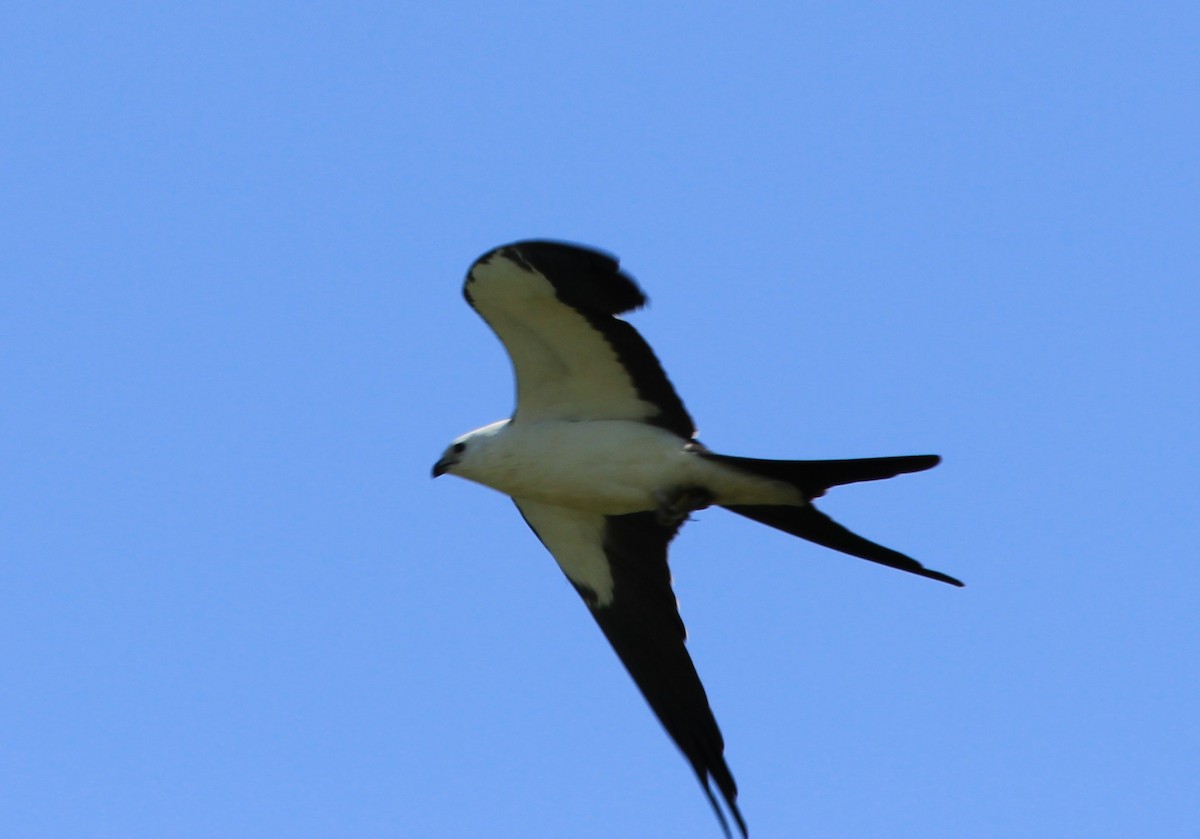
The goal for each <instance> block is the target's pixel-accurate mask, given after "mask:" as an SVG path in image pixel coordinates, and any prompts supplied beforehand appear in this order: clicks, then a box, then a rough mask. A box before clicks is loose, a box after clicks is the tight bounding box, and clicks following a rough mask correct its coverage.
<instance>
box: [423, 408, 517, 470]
mask: <svg viewBox="0 0 1200 839" xmlns="http://www.w3.org/2000/svg"><path fill="white" fill-rule="evenodd" d="M508 423H509V421H508V420H500V422H494V423H492V424H491V425H485V426H484V427H483V428H476V429H475V430H474V431H468V432H467V433H466V434H464V435H462V436H461V437H457V438H455V439H454V440H453V441H452V442H451V443H450V445H449V446H447V447H446V450H445V451H444V452H442V456H441V457H440V458H438V462H437V463H435V464H433V477H435V478H436V477H438V476H440V475H445V474H447V473H448V474H451V475H458V476H459V477H462V478H471V479H474V478H475V475H474V472H475V471H476V470H475V467H477V466H481V465H482V464H483V462H484V461H485V459H486V457H487V453H488V452H489V451H490V449H491V444H492V442H493V441H494V440H495V439H496V435H497V434H499V433H500V432H502V431H503V430H504V429H505V427H507V426H508Z"/></svg>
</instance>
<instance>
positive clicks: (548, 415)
mask: <svg viewBox="0 0 1200 839" xmlns="http://www.w3.org/2000/svg"><path fill="white" fill-rule="evenodd" d="M463 295H464V296H465V297H466V299H467V302H468V303H470V304H471V306H472V307H473V308H474V309H475V310H476V311H477V312H478V313H479V315H480V316H481V317H482V318H483V319H484V321H486V322H487V324H488V325H489V326H490V327H491V328H492V330H493V331H494V332H495V333H496V335H497V336H498V337H499V338H500V340H501V342H503V344H504V347H505V349H507V350H508V355H509V358H510V359H512V363H513V368H514V370H515V372H516V378H517V408H516V411H515V413H514V419H515V420H517V421H518V422H520V421H522V420H531V421H536V420H542V419H568V420H588V419H628V420H637V421H641V422H646V423H649V424H651V425H657V426H659V427H661V428H665V429H667V430H669V431H672V432H674V433H676V434H678V435H679V436H681V437H683V438H685V439H690V438H691V437H692V435H693V434H694V433H695V426H694V424H693V423H692V418H691V417H690V416H689V415H688V412H687V409H686V408H684V407H683V402H682V401H681V400H680V398H679V395H678V394H677V393H676V392H675V388H674V387H672V386H671V382H670V380H669V379H667V375H666V373H664V372H663V369H662V365H661V364H659V362H658V358H657V357H656V356H655V355H654V351H653V350H651V349H650V347H649V345H648V344H647V343H646V342H645V340H644V339H643V338H642V336H641V335H639V334H638V332H637V330H636V329H634V328H633V327H632V326H630V325H629V324H628V323H626V322H625V321H623V320H621V319H619V318H617V317H615V315H618V314H621V313H622V312H627V311H630V310H632V309H636V308H638V307H640V306H641V305H643V304H644V303H645V302H646V298H645V296H644V295H643V294H642V292H641V289H639V288H638V286H637V284H636V283H635V282H634V281H633V278H631V277H630V276H629V275H628V274H626V273H624V272H623V271H621V270H620V267H619V265H618V263H617V260H616V259H614V258H613V257H611V256H609V255H608V254H604V253H601V252H600V251H595V250H591V249H589V248H582V247H578V246H576V245H568V244H565V243H560V242H541V241H528V242H516V243H513V244H511V245H505V246H503V247H500V248H496V249H494V250H492V251H489V252H488V253H486V254H484V255H483V256H481V257H480V258H479V259H477V260H476V261H475V263H474V264H473V265H472V266H471V270H470V271H469V272H468V273H467V281H466V283H465V284H464V286H463Z"/></svg>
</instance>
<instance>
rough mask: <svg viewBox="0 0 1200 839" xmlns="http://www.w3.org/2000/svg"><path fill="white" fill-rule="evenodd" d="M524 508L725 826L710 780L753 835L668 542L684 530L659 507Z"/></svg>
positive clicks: (536, 505)
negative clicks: (622, 510) (603, 510)
mask: <svg viewBox="0 0 1200 839" xmlns="http://www.w3.org/2000/svg"><path fill="white" fill-rule="evenodd" d="M517 509H519V510H520V511H521V515H522V516H524V517H525V521H526V522H527V523H528V524H529V526H530V527H531V528H532V529H533V532H534V533H536V534H537V536H538V538H539V539H541V541H542V544H543V545H545V546H546V549H547V550H549V551H550V553H551V554H552V555H553V556H554V559H555V560H556V561H557V562H558V565H559V567H560V568H562V570H563V573H565V574H566V575H567V579H569V580H570V581H571V583H572V584H574V586H575V588H576V590H577V591H578V592H579V594H580V596H581V597H582V598H583V600H584V602H585V603H586V604H587V606H588V609H589V610H590V611H591V613H592V617H593V618H595V620H596V623H597V624H599V625H600V629H601V630H602V631H603V632H604V635H605V637H607V638H608V641H609V643H610V644H612V647H613V649H614V650H616V652H617V655H618V656H619V657H620V659H621V661H622V663H624V665H625V668H626V669H627V670H628V671H629V675H630V676H632V677H633V680H634V682H636V683H637V686H638V688H639V689H640V690H641V692H642V695H643V696H644V697H646V701H647V702H648V703H649V704H650V707H651V708H652V709H653V710H654V713H655V714H656V715H657V716H658V719H659V721H660V722H661V723H662V725H663V727H664V728H665V729H666V730H667V733H668V734H670V735H671V739H673V740H674V741H675V744H676V745H677V746H678V747H679V749H680V750H681V751H682V752H683V754H684V757H686V758H687V760H688V763H690V764H691V766H692V770H693V771H694V772H695V773H696V777H697V778H699V780H700V784H701V786H702V787H703V788H704V792H705V795H707V796H708V800H709V802H710V803H711V804H712V806H713V810H714V811H715V812H716V814H717V818H718V819H719V820H720V822H721V826H722V828H724V829H725V833H726V834H727V835H728V833H729V827H728V825H727V823H726V821H725V816H724V814H723V813H722V812H721V808H720V806H718V804H717V800H716V798H715V797H714V796H713V792H712V789H711V787H710V785H709V779H711V780H712V781H713V782H714V783H715V784H716V787H717V789H718V790H719V791H720V793H721V797H722V798H723V799H724V800H725V804H726V806H728V808H729V811H730V813H732V814H733V818H734V820H735V822H736V823H737V826H738V828H739V829H740V830H741V833H742V835H743V836H745V835H746V823H745V821H743V819H742V814H741V812H740V811H739V810H738V806H737V785H736V784H735V783H734V780H733V775H732V774H731V773H730V771H729V765H728V764H727V763H726V762H725V756H724V751H725V741H724V739H723V738H722V737H721V731H720V729H719V728H718V727H717V721H716V718H715V717H714V716H713V713H712V709H711V708H710V707H709V704H708V696H707V695H706V694H705V692H704V686H703V685H702V684H701V683H700V677H699V675H697V673H696V668H695V666H694V665H693V664H692V658H691V656H689V655H688V652H687V648H686V647H685V646H684V640H685V638H686V631H685V630H684V626H683V621H682V620H681V619H680V617H679V608H678V604H677V603H676V601H675V595H674V593H673V592H672V591H671V574H670V570H669V569H668V567H667V545H668V544H669V543H670V541H671V539H672V537H674V535H675V533H676V531H677V530H678V526H675V527H664V526H663V525H661V524H659V523H658V521H657V518H656V516H655V514H654V513H652V512H650V513H631V514H629V515H624V516H603V515H600V514H595V513H584V512H579V511H576V510H569V509H566V508H563V507H555V506H551V505H549V504H539V503H533V502H529V501H523V500H522V501H517Z"/></svg>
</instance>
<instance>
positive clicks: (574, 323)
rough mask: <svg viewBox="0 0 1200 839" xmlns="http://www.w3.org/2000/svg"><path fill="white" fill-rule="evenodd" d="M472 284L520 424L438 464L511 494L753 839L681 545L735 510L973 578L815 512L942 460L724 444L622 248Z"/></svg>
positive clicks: (532, 252)
mask: <svg viewBox="0 0 1200 839" xmlns="http://www.w3.org/2000/svg"><path fill="white" fill-rule="evenodd" d="M463 294H464V296H465V297H466V299H467V302H468V303H470V304H471V306H472V307H473V308H474V309H475V310H476V311H477V312H478V313H479V315H480V316H481V317H482V318H483V319H484V320H485V321H486V322H487V323H488V325H489V326H491V328H492V329H493V330H494V331H495V333H496V335H497V336H498V337H499V338H500V340H501V341H502V342H503V344H504V346H505V348H506V349H507V350H508V354H509V357H510V358H511V359H512V363H513V367H514V370H515V373H516V383H517V406H516V411H515V412H514V414H513V417H512V418H511V419H509V420H502V421H500V422H497V423H493V424H491V425H488V426H485V427H483V428H480V429H477V430H475V431H472V432H469V433H467V434H464V435H463V436H461V437H459V438H458V439H457V440H455V441H454V442H453V443H451V445H450V446H449V448H447V449H446V451H445V453H444V454H443V455H442V457H441V458H440V459H439V460H438V462H437V464H436V465H435V466H434V467H433V474H434V476H435V477H436V476H438V475H441V474H443V473H450V474H454V475H458V476H460V477H463V478H467V479H469V480H472V481H476V482H478V483H481V484H484V485H485V486H489V487H492V488H494V489H497V490H499V491H500V492H503V493H506V494H507V495H509V496H511V497H512V499H513V501H514V502H516V505H517V508H518V510H520V512H521V515H522V516H523V517H524V518H525V521H526V522H527V523H528V524H529V526H530V527H531V528H532V529H533V531H534V533H535V534H537V536H538V538H539V539H540V540H541V542H542V544H544V545H545V546H546V548H547V550H549V551H550V553H551V554H552V555H553V556H554V558H555V560H556V561H557V562H558V564H559V567H561V568H562V570H563V572H564V573H565V574H566V576H567V578H568V579H569V580H570V581H571V583H572V584H573V585H574V586H575V589H576V590H577V591H578V592H579V594H580V596H582V598H583V600H584V601H585V602H586V604H587V606H588V608H589V610H590V611H591V614H592V616H593V617H594V618H595V620H596V622H597V623H598V624H599V625H600V628H601V630H603V632H604V634H605V636H606V637H607V638H608V640H609V642H610V643H611V644H612V646H613V648H614V649H615V650H616V652H617V655H618V656H619V657H620V658H621V661H622V662H623V663H624V664H625V667H626V668H627V669H628V671H629V673H630V675H631V676H632V677H633V679H634V681H635V682H636V683H637V685H638V687H639V688H640V689H641V691H642V694H643V695H644V696H645V698H646V700H647V702H649V704H650V707H651V708H652V709H653V710H654V713H655V714H656V715H657V716H658V718H659V720H660V721H661V722H662V724H663V726H664V727H665V728H666V730H667V733H668V734H670V735H671V738H672V739H673V740H674V741H675V743H676V744H677V745H678V746H679V748H680V750H681V751H682V752H683V754H684V756H685V757H686V758H687V760H688V762H689V763H690V764H691V766H692V769H693V770H694V771H695V773H696V776H697V777H698V778H699V780H700V783H701V785H702V787H703V789H704V791H705V794H706V795H707V796H708V799H709V801H710V802H711V803H712V806H713V809H714V810H715V811H716V814H717V817H718V819H719V820H720V822H721V825H722V827H723V828H724V829H725V832H726V833H727V834H728V832H729V828H728V824H727V822H726V819H725V816H724V814H723V813H722V810H721V808H720V806H719V805H718V803H717V799H716V797H715V796H714V794H713V791H712V785H714V784H715V786H716V789H717V791H718V792H719V793H720V795H721V798H722V799H723V800H724V802H725V804H726V806H727V807H728V809H729V812H730V813H731V814H732V816H733V820H734V821H735V822H736V824H737V826H738V829H739V830H740V831H741V833H742V835H743V836H745V835H746V825H745V821H744V820H743V818H742V815H741V812H740V811H739V810H738V806H737V786H736V785H735V783H734V780H733V776H732V774H731V773H730V771H729V766H728V765H727V764H726V762H725V757H724V741H723V739H722V737H721V732H720V729H719V728H718V727H717V722H716V719H715V718H714V717H713V713H712V710H711V709H710V708H709V704H708V699H707V697H706V695H705V692H704V687H703V685H702V684H701V683H700V678H699V676H698V675H697V674H696V670H695V667H694V666H693V665H692V660H691V657H690V656H689V655H688V653H687V649H686V648H685V646H684V639H685V632H684V627H683V622H682V620H681V619H680V617H679V611H678V608H677V604H676V601H675V597H674V594H673V593H672V590H671V578H670V572H669V570H668V567H667V546H668V545H669V543H670V541H671V539H672V538H673V537H674V536H675V533H676V532H677V531H678V530H679V528H680V526H681V525H682V524H683V522H684V521H685V520H686V519H687V517H688V515H689V514H690V513H692V512H694V511H696V510H699V509H703V508H705V507H708V506H713V505H717V506H721V507H724V508H726V509H728V510H731V511H733V512H735V513H738V514H740V515H743V516H746V517H748V518H751V519H754V520H756V521H759V522H762V523H764V524H768V525H770V526H771V527H775V528H778V529H780V530H783V531H785V532H787V533H791V534H794V535H796V536H800V537H802V538H805V539H808V540H809V541H812V542H815V543H817V544H819V545H824V546H826V547H829V548H833V549H834V550H838V551H841V552H843V553H847V554H850V555H851V556H856V557H861V558H863V559H868V560H871V561H873V562H878V563H881V564H883V565H889V566H891V567H893V568H899V569H901V570H903V571H909V572H911V573H914V574H919V575H921V576H924V577H929V578H931V579H934V580H940V581H942V582H946V583H950V584H952V585H962V583H960V582H959V581H958V580H956V579H954V578H953V577H949V576H947V575H945V574H942V573H939V572H937V571H932V570H929V569H927V568H925V567H924V566H922V565H921V564H920V563H918V562H917V561H916V560H914V559H911V558H910V557H907V556H905V555H903V554H901V553H897V552H896V551H893V550H891V549H889V548H885V547H883V546H881V545H877V544H875V543H874V542H870V541H868V540H866V539H864V538H862V537H861V536H857V535H855V534H853V533H851V532H850V531H849V530H846V529H845V528H843V527H842V526H841V525H839V524H837V523H836V522H834V521H833V520H832V519H830V518H828V517H826V516H825V515H823V514H822V513H820V512H818V511H817V510H816V508H815V507H814V506H813V505H812V503H811V502H812V500H813V499H814V498H817V497H819V496H821V495H822V494H824V492H825V490H827V489H829V488H830V487H833V486H837V485H840V484H845V483H852V482H855V481H872V480H879V479H883V478H890V477H893V476H895V475H899V474H903V473H907V472H918V471H921V470H924V469H929V468H931V467H933V466H935V465H936V464H937V463H938V460H939V459H938V458H937V457H936V456H934V455H918V456H911V457H886V458H866V459H857V460H827V461H772V460H756V459H750V458H738V457H726V456H723V455H718V454H714V453H713V452H710V451H709V450H708V449H706V448H705V447H704V446H703V445H701V444H700V443H699V442H697V441H696V440H695V439H694V434H695V426H694V425H693V423H692V419H691V417H690V416H689V415H688V412H687V410H686V409H685V408H684V406H683V403H682V402H681V401H680V399H679V396H678V395H677V394H676V393H675V389H674V388H673V387H672V386H671V383H670V381H669V380H668V379H667V376H666V374H665V373H664V372H663V370H662V367H661V366H660V365H659V363H658V359H657V358H656V357H655V356H654V353H653V351H652V350H651V349H650V347H649V346H647V344H646V342H645V341H644V340H643V339H642V337H641V336H640V335H639V334H638V333H637V331H636V330H634V328H633V327H632V326H630V325H629V324H628V323H626V322H625V321H624V320H621V319H619V318H617V317H616V316H617V315H620V314H622V313H624V312H628V311H630V310H633V309H636V308H639V307H640V306H642V305H643V304H644V303H645V302H646V298H645V296H644V295H643V294H642V292H641V290H640V289H639V288H638V286H637V285H636V284H635V283H634V281H633V280H632V279H631V278H630V277H629V276H628V275H627V274H625V273H624V272H622V271H621V270H620V267H619V265H618V263H617V260H616V259H614V258H613V257H611V256H609V255H607V254H604V253H600V252H598V251H595V250H591V249H588V248H583V247H578V246H575V245H568V244H564V243H559V242H544V241H526V242H517V243H514V244H511V245H506V246H503V247H500V248H496V249H494V250H492V251H489V252H488V253H486V254H484V255H483V256H482V257H480V258H479V259H478V260H476V262H475V263H474V264H473V265H472V266H471V269H470V271H469V272H468V274H467V279H466V283H465V285H464V287H463Z"/></svg>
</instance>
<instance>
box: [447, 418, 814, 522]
mask: <svg viewBox="0 0 1200 839" xmlns="http://www.w3.org/2000/svg"><path fill="white" fill-rule="evenodd" d="M691 445H692V446H693V447H694V444H691ZM688 447H689V443H688V441H685V440H682V439H680V438H679V437H678V436H676V435H674V434H672V433H670V432H669V431H664V430H662V429H660V428H655V427H654V426H650V425H646V424H645V423H640V422H629V421H625V420H593V421H581V422H565V421H560V420H556V421H544V422H535V423H510V424H508V425H507V426H506V427H505V428H504V429H503V431H501V432H500V433H498V434H496V435H495V436H494V437H493V438H492V439H490V440H489V441H488V443H487V447H486V451H481V452H479V453H478V456H476V457H474V458H472V463H471V466H470V469H469V470H468V469H460V470H457V471H458V474H459V475H461V476H462V477H464V478H468V479H470V480H473V481H477V482H478V483H481V484H484V485H486V486H489V487H492V488H493V489H497V490H499V491H500V492H503V493H506V494H508V495H511V496H512V497H514V498H516V499H529V500H532V501H540V502H542V503H546V504H556V505H558V506H561V507H571V508H573V509H577V510H586V511H589V512H597V513H603V514H604V515H620V514H624V513H635V512H640V511H643V510H653V509H655V508H657V507H658V506H659V501H658V500H657V499H656V497H655V496H656V493H659V492H662V491H668V492H669V491H671V490H673V489H678V488H681V487H705V488H707V489H709V490H710V491H712V492H713V493H714V495H716V496H717V499H716V500H717V501H718V503H726V502H728V503H754V501H755V500H759V501H760V503H761V502H764V501H766V499H767V498H768V497H770V498H778V497H779V495H780V491H781V486H780V485H779V484H777V483H776V482H774V481H765V480H763V479H759V478H754V477H750V476H742V475H740V474H734V473H732V471H731V470H729V469H727V468H724V467H721V466H720V465H718V464H716V463H714V462H713V461H710V460H706V459H704V458H701V457H699V456H697V454H696V452H695V451H694V448H693V449H689V448H688ZM787 489H788V490H790V488H787Z"/></svg>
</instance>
